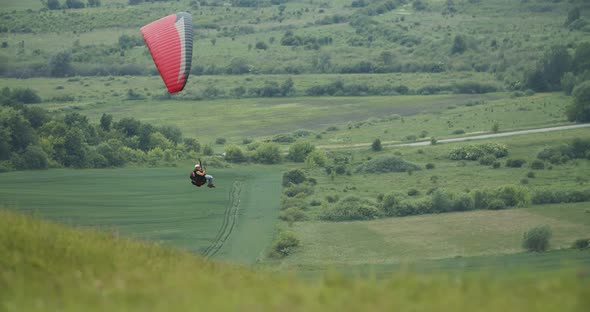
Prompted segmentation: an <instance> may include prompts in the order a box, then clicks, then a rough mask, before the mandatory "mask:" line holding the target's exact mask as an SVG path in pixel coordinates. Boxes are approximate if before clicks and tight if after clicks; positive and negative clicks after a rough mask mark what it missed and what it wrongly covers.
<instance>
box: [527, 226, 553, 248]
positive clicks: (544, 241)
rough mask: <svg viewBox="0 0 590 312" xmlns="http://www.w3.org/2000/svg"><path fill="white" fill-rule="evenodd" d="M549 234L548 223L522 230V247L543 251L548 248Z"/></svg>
mask: <svg viewBox="0 0 590 312" xmlns="http://www.w3.org/2000/svg"><path fill="white" fill-rule="evenodd" d="M551 235H552V233H551V228H549V226H548V225H543V226H536V227H534V228H532V229H530V230H528V231H526V232H524V234H523V236H522V247H524V248H525V249H526V250H528V251H536V252H541V251H545V250H547V249H548V248H549V239H551Z"/></svg>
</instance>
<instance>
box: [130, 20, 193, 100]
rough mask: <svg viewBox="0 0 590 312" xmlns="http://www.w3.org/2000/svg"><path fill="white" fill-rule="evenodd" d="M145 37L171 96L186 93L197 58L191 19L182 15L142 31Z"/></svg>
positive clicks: (152, 24) (150, 24)
mask: <svg viewBox="0 0 590 312" xmlns="http://www.w3.org/2000/svg"><path fill="white" fill-rule="evenodd" d="M141 34H142V35H143V39H144V40H145V43H146V45H147V47H148V48H149V51H150V53H151V55H152V59H153V60H154V63H155V64H156V67H157V69H158V71H159V72H160V76H161V77H162V80H164V84H165V85H166V88H168V92H169V93H176V92H180V91H182V89H184V86H185V85H186V83H187V81H188V76H189V72H190V69H191V61H192V56H193V22H192V18H191V15H190V14H189V13H186V12H180V13H176V14H172V15H168V16H166V17H164V18H161V19H159V20H157V21H155V22H152V23H149V24H147V25H145V26H143V27H141Z"/></svg>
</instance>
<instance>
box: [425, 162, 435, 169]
mask: <svg viewBox="0 0 590 312" xmlns="http://www.w3.org/2000/svg"><path fill="white" fill-rule="evenodd" d="M426 169H428V170H431V169H434V164H432V163H427V164H426Z"/></svg>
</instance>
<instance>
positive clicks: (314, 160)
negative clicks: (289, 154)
mask: <svg viewBox="0 0 590 312" xmlns="http://www.w3.org/2000/svg"><path fill="white" fill-rule="evenodd" d="M327 162H328V158H327V157H326V153H325V152H324V151H323V150H314V151H312V152H311V153H309V154H308V155H307V157H306V158H305V164H306V165H307V166H308V167H309V168H313V167H324V166H325V165H326V163H327Z"/></svg>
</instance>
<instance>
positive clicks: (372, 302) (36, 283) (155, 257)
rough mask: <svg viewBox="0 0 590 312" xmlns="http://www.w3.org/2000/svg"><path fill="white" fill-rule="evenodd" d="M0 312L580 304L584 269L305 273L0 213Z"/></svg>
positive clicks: (571, 307) (573, 307)
mask: <svg viewBox="0 0 590 312" xmlns="http://www.w3.org/2000/svg"><path fill="white" fill-rule="evenodd" d="M0 254H2V255H3V256H2V257H0V287H1V289H2V292H0V299H1V302H2V309H3V310H4V311H50V310H60V311H79V310H81V309H83V310H85V311H104V310H109V311H145V310H150V311H170V310H191V309H198V310H215V311H230V310H231V311H235V310H240V311H270V310H277V309H281V310H305V311H359V310H386V309H387V310H388V309H402V310H407V309H418V310H437V311H473V310H474V309H475V310H478V311H498V310H504V311H523V310H527V311H530V310H535V311H555V310H556V309H559V310H560V311H584V310H585V309H586V308H587V306H588V304H590V302H588V298H590V293H589V291H590V287H588V277H587V274H588V273H587V272H586V271H583V270H579V271H576V270H572V269H565V270H559V271H550V272H545V273H543V274H542V275H539V274H536V273H531V272H525V271H518V270H516V271H512V270H509V273H510V274H507V273H508V272H503V273H501V274H489V273H476V274H445V273H435V274H432V273H429V274H424V273H413V272H411V271H408V272H405V273H400V274H396V275H394V276H390V277H387V278H382V279H374V278H357V279H350V278H347V277H345V276H342V275H340V274H338V273H330V274H326V275H324V276H322V277H320V278H317V279H313V280H302V279H300V278H297V277H295V276H292V275H288V274H277V273H269V272H266V271H264V270H262V271H251V270H250V269H247V268H243V267H236V266H230V265H224V264H216V263H212V262H209V261H207V260H204V259H203V258H200V257H196V256H194V255H192V254H190V253H187V252H184V251H180V250H175V249H170V248H169V247H163V246H159V245H155V244H152V243H144V242H138V241H133V240H129V239H124V238H121V237H117V236H116V235H112V234H109V233H104V232H96V231H93V230H88V229H72V228H67V227H64V226H62V225H57V224H53V223H49V222H46V221H40V220H38V219H36V218H31V217H30V216H23V215H19V214H15V213H13V212H7V211H5V210H1V211H0Z"/></svg>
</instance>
